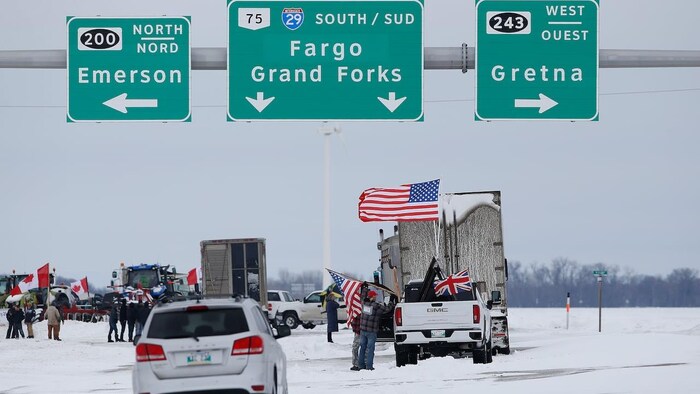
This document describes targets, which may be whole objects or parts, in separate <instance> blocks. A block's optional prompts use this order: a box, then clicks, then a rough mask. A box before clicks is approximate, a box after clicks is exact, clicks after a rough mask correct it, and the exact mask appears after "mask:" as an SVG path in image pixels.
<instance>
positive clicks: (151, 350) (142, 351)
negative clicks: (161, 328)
mask: <svg viewBox="0 0 700 394" xmlns="http://www.w3.org/2000/svg"><path fill="white" fill-rule="evenodd" d="M164 360H165V352H164V351H163V347H162V346H160V345H153V344H150V343H139V344H138V345H136V362H150V361H164Z"/></svg>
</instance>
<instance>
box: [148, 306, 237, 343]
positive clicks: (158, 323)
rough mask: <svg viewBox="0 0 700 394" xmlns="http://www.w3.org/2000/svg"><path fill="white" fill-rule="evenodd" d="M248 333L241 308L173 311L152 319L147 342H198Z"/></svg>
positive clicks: (154, 316) (157, 314)
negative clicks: (194, 339)
mask: <svg viewBox="0 0 700 394" xmlns="http://www.w3.org/2000/svg"><path fill="white" fill-rule="evenodd" d="M246 331H248V322H247V321H246V318H245V314H244V313H243V309H241V308H225V309H224V308H220V309H207V310H197V311H172V312H164V313H156V314H154V315H153V320H152V321H151V325H150V326H149V328H148V338H157V339H175V338H189V337H193V338H199V337H210V336H216V335H231V334H238V333H241V332H246Z"/></svg>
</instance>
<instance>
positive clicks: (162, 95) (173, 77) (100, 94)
mask: <svg viewBox="0 0 700 394" xmlns="http://www.w3.org/2000/svg"><path fill="white" fill-rule="evenodd" d="M66 23H67V29H66V30H67V32H68V54H67V67H66V69H67V73H68V104H67V120H68V121H69V122H103V121H106V122H129V121H157V122H168V121H190V120H191V112H190V60H191V56H190V19H189V17H153V18H141V17H137V18H116V17H90V18H84V17H68V18H67V22H66Z"/></svg>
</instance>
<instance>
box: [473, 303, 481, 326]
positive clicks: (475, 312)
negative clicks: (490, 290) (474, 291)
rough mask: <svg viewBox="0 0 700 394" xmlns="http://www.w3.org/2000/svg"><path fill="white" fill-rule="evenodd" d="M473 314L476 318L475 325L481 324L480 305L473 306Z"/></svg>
mask: <svg viewBox="0 0 700 394" xmlns="http://www.w3.org/2000/svg"><path fill="white" fill-rule="evenodd" d="M472 314H473V317H474V324H479V322H480V321H481V308H479V305H472Z"/></svg>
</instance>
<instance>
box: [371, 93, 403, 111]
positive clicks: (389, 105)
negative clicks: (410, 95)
mask: <svg viewBox="0 0 700 394" xmlns="http://www.w3.org/2000/svg"><path fill="white" fill-rule="evenodd" d="M377 98H378V99H379V101H380V102H381V103H382V104H384V106H385V107H386V109H388V110H389V111H391V112H394V111H396V108H399V105H401V103H403V102H404V100H406V97H401V98H400V99H397V98H396V92H389V98H388V99H385V98H383V97H377Z"/></svg>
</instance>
